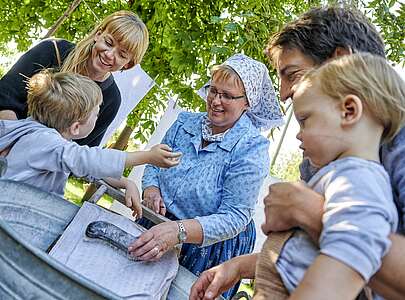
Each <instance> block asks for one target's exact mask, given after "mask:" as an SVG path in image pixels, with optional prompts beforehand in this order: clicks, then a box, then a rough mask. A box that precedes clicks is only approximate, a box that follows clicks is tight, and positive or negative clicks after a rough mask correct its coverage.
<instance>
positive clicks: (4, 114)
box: [0, 110, 17, 120]
mask: <svg viewBox="0 0 405 300" xmlns="http://www.w3.org/2000/svg"><path fill="white" fill-rule="evenodd" d="M0 120H17V115H16V113H15V112H14V111H12V110H0Z"/></svg>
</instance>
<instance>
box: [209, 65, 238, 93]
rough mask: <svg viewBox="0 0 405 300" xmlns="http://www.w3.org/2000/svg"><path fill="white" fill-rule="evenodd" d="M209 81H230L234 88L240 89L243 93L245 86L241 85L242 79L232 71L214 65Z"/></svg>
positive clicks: (229, 68) (227, 67)
mask: <svg viewBox="0 0 405 300" xmlns="http://www.w3.org/2000/svg"><path fill="white" fill-rule="evenodd" d="M211 79H212V80H213V79H215V80H218V81H230V82H232V83H233V84H234V85H235V86H236V87H238V88H240V89H242V91H243V92H244V93H245V86H244V85H243V81H242V79H241V78H240V77H239V75H238V73H236V72H235V70H234V69H232V68H231V67H229V66H227V65H216V66H214V67H212V69H211Z"/></svg>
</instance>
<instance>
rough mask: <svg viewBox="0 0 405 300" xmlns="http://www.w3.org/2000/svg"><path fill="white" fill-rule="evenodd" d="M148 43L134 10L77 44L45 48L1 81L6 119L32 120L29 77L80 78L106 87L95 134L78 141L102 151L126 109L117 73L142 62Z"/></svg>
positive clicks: (52, 43)
mask: <svg viewBox="0 0 405 300" xmlns="http://www.w3.org/2000/svg"><path fill="white" fill-rule="evenodd" d="M148 44H149V34H148V30H147V28H146V26H145V24H144V23H143V22H142V21H141V20H140V19H139V18H138V16H137V15H135V14H134V13H132V12H130V11H118V12H115V13H113V14H111V15H109V16H107V17H106V18H105V19H104V20H103V21H102V22H101V23H100V24H99V25H97V26H96V27H95V28H94V29H93V31H91V32H90V33H89V34H88V35H87V37H85V38H84V39H83V40H81V41H80V42H79V43H77V45H75V44H73V43H71V42H69V41H66V40H62V39H58V40H52V39H49V40H45V41H43V42H41V43H39V44H38V45H36V46H35V47H33V48H31V49H30V50H29V51H28V52H26V53H25V54H24V55H23V56H22V57H21V58H20V59H19V60H18V61H17V62H16V63H15V64H14V66H13V67H12V68H11V70H10V71H9V72H8V73H7V74H6V75H4V77H3V78H2V79H1V80H0V119H22V118H26V117H27V91H26V89H25V81H26V77H29V78H30V77H32V76H33V75H34V74H36V73H38V72H39V71H41V70H42V69H43V68H60V70H61V71H63V72H74V73H79V74H81V75H85V76H88V77H89V78H90V79H92V80H93V81H95V82H96V83H97V84H98V85H99V86H100V88H101V90H102V94H103V103H102V105H101V106H100V113H99V117H98V120H97V123H96V125H95V128H94V130H93V131H92V132H91V133H90V135H89V136H88V137H86V138H83V139H79V140H76V142H78V144H80V145H89V146H98V145H99V144H100V142H101V139H102V137H103V135H104V133H105V131H106V129H107V127H108V126H109V124H110V123H111V122H112V120H113V119H114V117H115V115H116V114H117V111H118V108H119V106H120V104H121V96H120V92H119V90H118V87H117V85H116V84H115V82H114V78H113V76H112V75H111V73H112V72H114V71H118V70H127V69H129V68H132V67H133V66H134V65H136V64H138V63H140V62H141V60H142V58H143V56H144V54H145V52H146V49H147V47H148Z"/></svg>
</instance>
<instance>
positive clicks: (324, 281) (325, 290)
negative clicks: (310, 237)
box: [289, 254, 365, 300]
mask: <svg viewBox="0 0 405 300" xmlns="http://www.w3.org/2000/svg"><path fill="white" fill-rule="evenodd" d="M364 284H365V282H364V279H363V278H362V277H361V276H360V274H359V273H357V272H356V271H354V270H353V269H352V268H350V267H348V266H347V265H345V264H343V263H341V262H340V261H338V260H336V259H333V258H331V257H329V256H326V255H323V254H321V255H319V256H318V257H317V258H316V259H315V261H314V263H313V264H312V265H311V267H310V268H309V269H308V270H307V271H306V272H305V276H304V278H303V280H302V281H301V283H300V284H299V285H298V287H297V288H296V289H295V291H294V293H293V294H292V295H291V296H290V297H289V299H290V300H297V299H312V300H317V299H319V300H322V299H328V300H341V299H355V298H356V296H357V295H358V294H359V293H360V291H361V289H362V288H363V286H364Z"/></svg>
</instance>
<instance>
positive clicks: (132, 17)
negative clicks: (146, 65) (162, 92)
mask: <svg viewBox="0 0 405 300" xmlns="http://www.w3.org/2000/svg"><path fill="white" fill-rule="evenodd" d="M103 32H107V33H109V34H111V35H112V36H113V37H114V39H115V40H116V41H117V42H118V43H119V44H120V45H121V46H122V47H124V48H125V49H126V50H128V53H129V54H130V56H131V60H130V62H129V66H128V67H127V69H129V68H132V67H133V66H134V65H136V64H138V63H140V62H141V61H142V58H143V56H144V54H145V52H146V49H147V48H148V45H149V33H148V29H147V28H146V25H145V24H144V23H143V22H142V20H141V19H140V18H139V17H138V16H137V15H136V14H134V13H133V12H131V11H125V10H122V11H117V12H115V13H113V14H111V15H109V16H107V17H106V18H105V19H104V20H103V21H102V22H101V23H100V24H99V25H98V26H96V27H95V28H94V29H93V31H91V32H90V33H89V34H88V35H87V36H86V37H85V38H84V39H82V40H81V41H80V42H78V43H77V45H76V47H75V48H74V49H73V50H72V51H71V52H70V53H69V55H68V57H67V58H66V60H65V61H64V63H63V65H62V68H61V71H62V72H73V73H78V74H82V75H88V70H87V60H88V58H89V57H91V50H92V47H93V45H94V37H95V36H96V34H97V33H103Z"/></svg>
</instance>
